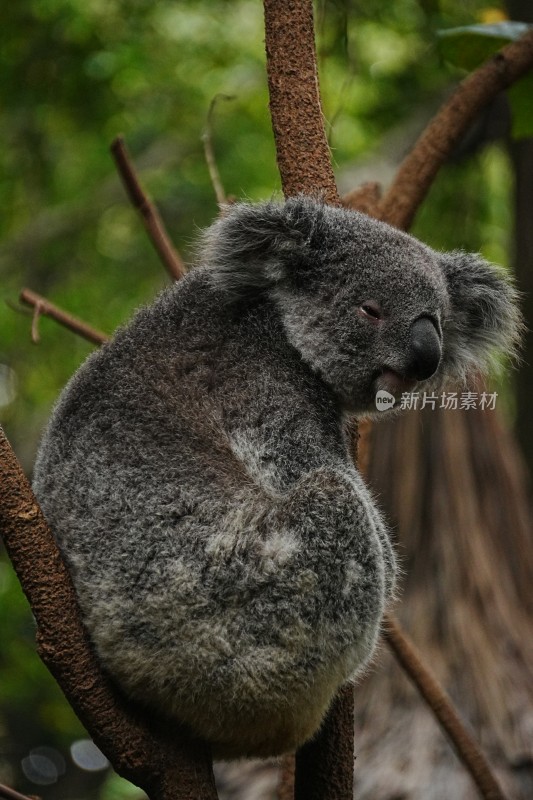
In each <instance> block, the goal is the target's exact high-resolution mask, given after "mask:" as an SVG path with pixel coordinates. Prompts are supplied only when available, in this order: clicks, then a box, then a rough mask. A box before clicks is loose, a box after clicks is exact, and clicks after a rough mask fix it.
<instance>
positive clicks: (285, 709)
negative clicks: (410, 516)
mask: <svg viewBox="0 0 533 800" xmlns="http://www.w3.org/2000/svg"><path fill="white" fill-rule="evenodd" d="M361 298H364V299H363V300H361ZM376 298H379V300H380V302H379V303H378V302H377V300H376ZM385 299H386V302H387V304H386V308H387V314H386V315H385V314H384V311H383V306H384V305H385ZM440 320H442V325H441V323H440ZM363 322H364V323H365V324H363ZM367 323H368V324H367ZM518 328H519V315H518V312H517V311H516V305H515V298H514V295H513V290H512V289H511V288H510V286H509V284H508V283H507V282H506V281H505V280H504V279H503V278H502V277H501V276H500V275H498V274H497V273H496V272H494V270H493V269H492V267H490V266H489V265H487V264H485V263H484V262H482V261H481V260H480V259H479V258H477V257H475V256H466V255H464V254H451V255H447V256H443V255H441V254H438V253H435V252H434V251H432V250H430V248H428V247H426V246H424V245H423V244H421V243H420V242H418V241H416V240H415V239H413V238H412V237H410V236H407V235H405V234H402V233H400V232H398V231H396V230H394V229H392V228H389V227H388V226H387V225H384V224H383V223H379V222H376V221H374V220H371V219H370V218H368V217H365V216H364V215H362V214H357V213H355V212H350V211H347V210H344V209H338V208H330V207H328V206H326V205H324V204H321V203H318V202H316V201H313V200H310V199H308V198H296V199H292V200H290V201H287V202H286V203H284V204H281V205H277V204H274V203H264V204H260V205H257V206H252V205H246V204H236V205H235V206H232V207H231V208H229V209H228V210H227V213H226V214H225V215H224V216H223V217H222V218H221V219H219V220H218V221H217V222H216V223H215V224H214V225H213V226H212V227H211V228H210V229H209V230H208V231H207V232H206V234H205V236H204V239H203V249H202V251H201V256H200V265H199V267H198V268H197V269H195V270H193V271H192V272H191V273H189V274H188V275H187V276H186V277H185V278H183V279H182V280H181V281H180V282H179V283H178V284H176V285H174V286H172V287H171V288H169V289H167V290H166V291H165V292H163V293H162V294H161V295H160V296H159V297H158V298H157V299H156V301H155V302H154V303H153V304H152V305H151V306H149V307H147V308H145V309H142V310H141V311H140V312H139V313H138V314H137V315H136V316H135V317H134V319H133V320H132V321H131V322H130V324H129V325H127V326H126V327H124V328H122V329H121V330H120V331H119V332H118V333H117V334H116V336H115V337H114V338H113V340H112V341H111V342H110V343H109V344H108V345H106V346H105V347H104V348H102V350H100V351H99V352H97V353H95V354H93V355H92V356H91V357H90V358H89V359H88V360H87V361H86V363H85V364H84V365H83V366H82V367H81V369H80V370H79V371H78V373H77V374H76V375H75V376H74V378H73V379H72V380H71V382H70V383H69V385H68V386H67V388H66V389H65V391H64V393H63V395H62V397H61V398H60V401H59V403H58V405H57V407H56V409H55V411H54V414H53V416H52V419H51V421H50V424H49V426H48V429H47V431H46V433H45V435H44V438H43V441H42V444H41V447H40V450H39V454H38V458H37V462H36V465H35V471H34V487H35V491H36V494H37V497H38V499H39V501H40V503H41V505H42V507H43V510H44V512H45V514H46V517H47V519H48V521H49V523H50V525H51V526H52V528H53V530H54V532H55V535H56V537H57V541H58V543H59V546H60V548H61V550H62V552H63V554H64V556H65V559H66V562H67V564H68V565H69V567H70V569H71V573H72V577H73V580H74V583H75V587H76V591H77V595H78V599H79V604H80V608H81V610H82V613H83V617H84V620H85V623H86V625H87V628H88V630H89V632H90V635H91V638H92V641H93V642H94V645H95V648H96V650H97V653H98V656H99V658H100V659H101V660H102V662H103V664H104V665H105V668H106V669H107V670H108V671H109V673H110V674H111V675H112V676H113V678H114V679H115V680H116V681H117V682H118V683H119V684H120V686H121V687H122V689H123V690H124V691H125V692H127V693H129V694H130V695H131V696H132V697H134V698H136V699H137V700H138V701H139V702H140V703H142V704H143V705H145V706H147V707H148V708H150V709H151V712H152V713H161V714H163V715H167V716H168V715H172V716H174V717H175V718H176V719H177V720H179V721H180V722H182V723H186V724H188V725H189V726H190V727H191V728H192V730H193V731H194V732H195V733H196V734H197V735H198V736H201V737H203V738H205V739H206V740H208V741H209V742H210V743H211V745H212V748H213V751H214V754H215V755H216V756H219V757H225V758H231V757H242V756H271V755H276V754H279V753H283V752H286V751H292V750H294V749H296V748H297V747H298V746H299V745H300V744H302V743H303V742H304V741H306V740H307V739H309V738H310V737H312V736H313V735H314V733H315V732H316V730H317V729H318V727H319V726H320V724H321V721H322V719H323V717H324V715H325V713H326V712H327V709H328V707H329V705H330V703H331V701H332V699H333V697H334V696H335V694H336V693H337V691H338V689H339V687H340V686H341V685H342V684H343V683H344V682H345V681H347V680H351V679H352V678H353V677H354V675H356V674H357V673H358V672H359V671H360V670H361V669H363V668H364V666H365V664H367V663H368V660H369V658H370V657H371V655H372V652H373V650H374V647H375V643H376V639H377V636H378V631H379V625H380V620H381V617H382V614H383V610H384V608H385V605H386V603H387V602H388V601H389V599H390V598H391V596H392V595H393V592H394V583H395V557H394V553H393V550H392V547H391V544H390V541H389V536H388V533H387V530H386V528H385V526H384V524H383V522H382V519H381V516H380V513H379V511H378V509H377V507H376V505H375V503H374V501H373V498H372V497H371V495H370V494H369V492H368V490H367V488H366V487H365V485H364V483H363V481H362V479H361V476H360V475H359V473H358V472H357V470H356V469H355V467H354V464H353V462H352V458H351V454H350V448H349V443H348V442H347V441H346V438H345V433H344V430H345V425H344V423H345V414H346V411H352V412H355V413H366V412H367V411H368V410H369V409H372V408H374V407H375V396H376V392H377V391H378V390H379V389H380V388H385V389H388V390H389V391H391V392H393V393H396V394H398V393H400V392H401V391H404V390H406V388H408V387H413V386H415V385H416V384H417V383H420V382H423V381H427V380H431V381H434V382H436V383H438V382H443V381H445V380H447V379H451V378H454V377H456V376H457V375H461V374H463V373H464V372H465V371H466V370H467V369H468V366H469V364H471V363H475V364H476V365H479V363H480V359H483V358H485V357H487V355H488V354H490V352H491V349H492V348H493V347H494V346H498V345H500V346H503V347H508V348H509V347H511V346H512V344H513V342H514V340H515V339H516V335H517V331H518Z"/></svg>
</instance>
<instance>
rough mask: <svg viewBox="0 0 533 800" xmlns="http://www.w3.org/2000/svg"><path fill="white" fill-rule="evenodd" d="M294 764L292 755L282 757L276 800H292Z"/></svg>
mask: <svg viewBox="0 0 533 800" xmlns="http://www.w3.org/2000/svg"><path fill="white" fill-rule="evenodd" d="M295 768H296V763H295V759H294V754H292V753H291V754H290V755H286V756H283V758H282V759H281V768H280V770H279V781H278V787H277V792H276V794H277V800H294V771H295Z"/></svg>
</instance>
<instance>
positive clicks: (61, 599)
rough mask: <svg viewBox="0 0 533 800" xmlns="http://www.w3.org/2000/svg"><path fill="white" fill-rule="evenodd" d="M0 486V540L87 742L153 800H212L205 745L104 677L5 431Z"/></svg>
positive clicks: (44, 654) (41, 646) (43, 652)
mask: <svg viewBox="0 0 533 800" xmlns="http://www.w3.org/2000/svg"><path fill="white" fill-rule="evenodd" d="M0 486H1V487H2V489H1V493H0V532H1V534H2V537H3V539H4V543H5V546H6V550H7V552H8V554H9V557H10V559H11V561H12V563H13V567H14V568H15V571H16V573H17V575H18V578H19V580H20V583H21V585H22V587H23V589H24V592H25V594H26V597H27V598H28V601H29V603H30V605H31V607H32V611H33V614H34V616H35V621H36V623H37V642H38V652H39V655H40V656H41V658H42V659H43V661H44V663H45V664H46V665H47V667H48V668H49V669H50V671H51V672H52V674H53V675H54V677H55V678H56V680H57V682H58V683H59V685H60V686H61V688H62V690H63V692H64V693H65V696H66V698H67V700H68V701H69V702H70V703H71V705H72V707H73V708H74V710H75V712H76V714H77V715H78V717H79V718H80V720H81V721H82V723H83V724H84V725H85V727H86V728H87V730H88V732H89V734H90V735H91V736H92V737H93V739H94V741H95V742H96V744H97V745H98V746H99V747H100V748H101V749H102V750H103V752H104V753H105V754H106V755H107V757H108V758H109V759H110V761H111V762H112V764H113V766H114V767H115V769H116V771H117V772H118V773H119V774H120V775H122V776H123V777H125V778H127V779H128V780H129V781H131V782H132V783H135V784H136V785H138V786H140V787H141V788H142V789H144V791H145V792H146V793H147V794H148V796H149V797H150V798H151V800H200V799H201V800H215V798H216V796H217V795H216V790H215V785H214V779H213V775H212V770H211V762H210V754H209V752H208V750H207V749H206V747H205V745H203V744H202V743H200V742H195V741H193V740H191V739H189V737H188V736H187V734H186V733H185V732H184V731H182V730H181V729H179V728H177V727H176V726H173V725H170V724H166V723H161V724H160V725H159V726H157V723H154V722H153V721H151V720H148V719H147V718H144V717H143V715H142V712H141V711H138V710H137V709H136V708H135V707H134V706H133V705H132V704H130V703H129V702H127V701H126V700H125V699H123V698H122V696H121V695H120V694H119V692H118V691H117V690H116V689H115V688H114V686H113V685H112V684H111V683H110V682H109V681H108V680H107V678H106V677H105V675H104V674H103V673H102V671H101V669H100V666H99V664H98V662H97V660H96V658H95V656H94V653H93V650H92V647H91V644H90V642H89V639H88V637H87V634H86V632H85V629H84V628H83V626H82V624H81V621H80V616H79V613H76V609H77V602H76V596H75V593H74V588H73V586H72V583H71V580H70V576H69V574H68V572H67V570H66V568H65V565H64V563H63V560H62V558H61V555H60V553H59V551H58V549H57V546H56V544H55V541H54V538H53V535H52V533H51V531H50V529H49V527H48V525H47V523H46V520H45V519H44V517H43V515H42V512H41V510H40V508H39V505H38V504H37V501H36V499H35V497H34V495H33V492H32V491H31V488H30V485H29V483H28V481H27V479H26V478H25V476H24V474H23V472H22V470H21V468H20V465H19V464H18V462H17V460H16V458H15V456H14V454H13V451H12V449H11V447H10V445H9V443H8V441H7V439H6V438H5V436H4V434H3V432H2V431H1V429H0Z"/></svg>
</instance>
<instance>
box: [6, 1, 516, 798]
mask: <svg viewBox="0 0 533 800" xmlns="http://www.w3.org/2000/svg"><path fill="white" fill-rule="evenodd" d="M508 11H509V9H507V8H506V6H505V4H503V3H491V4H487V3H486V2H485V3H484V2H478V1H477V0H466V2H465V1H463V2H459V1H458V0H442V1H441V2H438V0H420V2H416V0H396V2H394V3H390V2H387V0H366V2H364V3H362V2H356V0H344V1H342V0H337V1H336V2H335V1H334V0H320V2H318V3H317V4H316V27H317V36H318V54H319V65H320V77H321V88H322V94H323V104H324V114H325V120H326V126H327V132H328V137H329V140H330V144H331V148H332V154H333V159H334V166H335V171H336V173H337V176H338V179H339V184H340V186H341V188H342V189H343V190H345V191H346V190H348V189H350V188H354V187H355V186H356V185H357V184H358V183H359V182H360V181H362V180H367V179H377V180H383V181H384V182H385V183H386V182H387V181H389V180H390V178H391V177H392V174H393V171H394V169H395V167H396V166H397V164H398V163H399V161H400V160H401V158H402V156H403V155H404V154H405V153H406V152H407V151H408V149H409V147H410V146H411V144H412V142H413V141H414V139H415V137H416V135H417V133H418V132H419V131H420V130H421V129H422V127H423V125H424V124H425V122H426V121H427V120H428V119H429V118H430V116H431V114H432V113H433V112H434V110H435V109H436V108H437V107H438V105H439V103H440V102H442V100H443V99H444V98H445V97H446V96H447V94H448V93H449V91H450V89H451V87H452V86H453V85H454V84H455V83H456V82H457V81H458V80H459V79H460V78H461V77H462V76H463V74H464V73H463V72H462V71H461V70H459V69H457V68H455V67H453V66H452V65H450V64H449V63H447V62H446V61H445V59H444V58H443V56H442V52H441V50H440V48H439V42H438V37H437V32H438V31H439V30H442V29H447V28H452V27H456V26H460V25H469V24H473V23H476V22H497V21H498V20H500V19H502V18H503V17H504V16H505V13H507V12H508ZM1 21H2V26H1V30H2V33H1V38H2V47H1V50H0V70H1V72H0V102H1V109H0V136H1V140H2V148H1V149H0V206H1V209H2V214H1V215H0V277H1V292H0V422H1V424H2V426H3V427H4V428H5V430H6V432H7V434H8V437H9V438H10V440H11V442H12V444H13V446H14V448H15V450H16V452H17V455H18V456H19V458H20V460H21V462H22V463H23V466H24V468H25V470H26V471H27V473H28V474H30V473H31V465H32V461H33V458H34V454H35V449H36V446H37V442H38V437H39V434H40V431H41V430H42V427H43V425H44V423H45V421H46V419H47V417H48V415H49V412H50V408H51V405H52V404H53V402H54V400H55V398H56V397H57V395H58V393H59V392H60V390H61V388H62V386H63V385H64V384H65V382H66V381H67V380H68V378H69V377H70V375H71V374H72V373H73V372H74V370H75V369H76V367H77V366H78V365H79V364H80V363H81V362H82V361H83V359H84V358H85V357H86V355H87V354H88V353H89V352H90V351H91V349H92V347H91V345H89V344H88V343H86V342H85V341H83V340H82V339H80V338H78V337H76V336H75V335H73V334H72V333H70V332H68V331H67V330H65V329H63V328H61V327H60V326H58V325H57V324H56V323H54V322H53V321H51V320H48V319H44V318H43V319H42V320H41V322H40V326H39V328H40V334H41V342H40V344H38V345H34V344H32V342H31V340H30V327H31V314H30V315H28V314H27V313H21V312H20V311H17V310H16V306H17V305H18V294H19V292H20V290H21V289H22V288H23V287H25V286H27V287H29V288H31V289H33V290H34V291H37V292H39V293H42V294H44V295H45V296H46V297H47V298H48V299H50V300H51V301H52V302H54V303H56V304H58V305H60V306H62V307H64V308H65V309H67V310H68V311H70V312H72V313H74V314H76V315H78V316H80V317H82V318H83V319H84V320H86V321H87V322H89V323H91V324H92V325H94V326H95V327H97V328H99V329H101V330H103V331H106V332H107V333H111V332H112V331H113V330H114V329H115V328H116V327H117V325H119V324H121V323H123V322H125V321H126V320H127V319H128V318H129V317H130V315H131V313H132V311H133V310H134V309H135V308H136V307H137V306H139V305H140V304H142V303H145V302H147V301H149V300H150V299H151V298H152V297H153V296H154V295H155V293H156V292H157V291H158V290H159V289H160V288H161V287H162V286H163V285H164V284H165V283H166V281H167V277H166V274H165V272H164V270H163V269H162V267H161V265H160V263H159V261H158V259H157V256H156V255H155V253H154V251H153V249H152V246H151V244H150V242H149V241H148V240H147V238H146V235H145V232H144V230H143V227H142V224H141V223H140V221H139V219H138V218H137V216H136V213H135V212H134V210H133V209H132V208H131V207H130V205H129V203H128V201H127V199H126V197H125V194H124V191H123V188H122V185H121V183H120V180H119V178H118V176H117V174H116V171H115V169H114V165H113V162H112V160H111V157H110V155H109V144H110V142H111V140H112V139H113V138H114V137H115V136H116V135H117V134H119V133H122V134H124V136H125V139H126V142H127V144H128V146H129V149H130V151H131V154H132V156H133V159H134V162H135V164H136V167H137V169H138V172H139V175H140V177H141V180H142V182H143V185H144V187H145V188H146V189H147V190H148V192H149V194H150V195H151V197H152V198H153V199H154V200H155V201H156V202H157V205H158V208H159V210H160V212H161V215H162V217H163V219H164V221H165V223H166V225H167V228H168V231H169V233H170V235H171V236H172V238H173V240H174V242H175V244H176V246H177V248H178V250H179V251H180V252H181V254H182V255H183V256H184V258H185V259H186V260H189V259H190V258H191V253H192V252H193V245H194V241H195V237H196V232H197V230H198V228H200V227H202V226H204V225H206V224H208V223H209V222H210V221H211V220H212V219H213V217H214V216H215V215H216V213H217V205H216V201H215V197H214V193H213V189H212V187H211V183H210V180H209V175H208V171H207V167H206V164H205V159H204V155H203V145H202V141H201V136H202V133H203V131H204V128H205V124H206V117H207V112H208V108H209V105H210V103H211V101H212V100H213V98H214V97H215V96H216V95H218V94H224V95H228V96H230V97H231V98H232V99H230V100H220V101H219V102H218V103H217V104H216V107H215V111H214V115H213V120H212V136H213V141H214V147H215V152H216V157H217V162H218V167H219V170H220V173H221V177H222V181H223V183H224V186H225V189H226V192H227V193H228V194H231V195H234V196H236V197H237V198H249V199H253V200H255V199H264V198H269V197H272V196H276V195H280V184H279V177H278V174H277V170H276V163H275V153H274V146H273V139H272V133H271V128H270V119H269V114H268V97H267V88H266V75H265V66H264V52H263V19H262V5H261V3H260V2H259V0H228V1H227V2H225V1H224V0H182V1H181V2H170V0H159V2H157V3H154V2H153V1H151V0H129V2H125V0H26V2H25V3H11V4H4V5H3V7H2V11H1ZM506 114H507V111H506V108H503V110H502V109H501V108H495V109H493V110H492V111H491V115H487V119H484V120H483V121H482V122H481V123H480V124H479V125H478V126H476V128H475V129H473V130H472V131H471V134H470V136H469V137H468V138H467V139H466V140H465V142H464V143H463V146H462V147H461V149H460V150H459V151H458V152H457V153H456V154H455V157H454V158H453V159H452V160H451V161H450V163H449V164H448V165H447V166H446V167H445V168H444V169H443V170H442V172H441V174H440V176H439V178H438V180H437V182H436V184H435V186H434V188H433V190H432V192H431V194H430V197H429V199H428V201H427V202H426V204H425V206H424V208H423V210H422V211H421V213H420V214H419V215H418V217H417V220H416V224H415V228H414V232H415V233H416V234H417V235H418V236H420V237H421V238H422V239H423V240H425V241H427V242H428V243H429V244H431V245H433V246H435V247H437V248H453V247H461V248H465V249H467V250H474V251H480V252H482V253H483V255H485V256H486V257H487V258H489V259H490V260H493V261H496V262H499V263H501V264H504V265H509V264H510V263H511V261H512V258H513V255H512V253H513V251H512V230H513V213H512V191H513V168H512V163H511V160H510V157H509V153H508V147H507V144H506V141H505V136H506V133H507V127H508V125H507V122H508V120H507V116H506ZM502 393H503V394H504V395H505V397H506V407H507V408H508V409H509V410H510V411H509V413H512V407H513V399H512V398H513V393H512V387H511V388H509V387H507V388H506V387H502ZM33 635H34V634H33V623H32V619H31V615H30V613H29V611H28V608H27V604H26V602H25V600H24V598H23V597H22V595H21V593H20V590H19V588H18V585H17V581H16V579H15V577H14V576H13V573H12V571H11V568H10V566H9V565H8V563H6V560H5V558H4V560H3V561H0V641H1V643H2V647H1V649H0V782H1V783H5V784H9V785H11V786H15V787H16V788H18V789H19V790H20V791H23V792H27V793H37V794H39V795H41V796H42V797H43V798H68V799H70V798H92V797H95V798H96V797H100V798H102V800H113V798H114V797H124V796H127V795H128V792H129V793H132V794H133V796H137V795H138V791H137V790H135V789H134V788H133V787H128V785H127V784H125V782H122V781H119V779H117V778H116V777H115V776H114V775H113V774H112V773H111V772H110V771H109V770H107V769H105V764H104V763H103V762H102V761H101V760H99V757H98V753H96V754H95V753H92V752H91V750H90V745H88V744H87V743H86V742H85V740H86V738H87V737H86V734H85V733H84V731H83V730H82V729H81V727H80V725H79V723H78V722H77V720H76V718H75V717H74V714H73V712H72V711H71V710H70V709H69V707H68V706H67V704H66V702H65V701H64V700H63V698H62V695H61V693H60V690H59V689H58V688H57V687H56V685H55V683H54V681H53V680H52V678H51V677H50V676H49V675H48V673H47V672H46V670H45V668H44V667H43V666H42V665H41V663H40V662H39V660H38V658H37V657H36V655H35V654H34V640H33ZM80 742H81V744H80ZM84 742H85V743H84Z"/></svg>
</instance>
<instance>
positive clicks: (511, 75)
mask: <svg viewBox="0 0 533 800" xmlns="http://www.w3.org/2000/svg"><path fill="white" fill-rule="evenodd" d="M532 64H533V31H530V32H528V33H527V34H525V35H524V36H523V37H522V38H521V39H519V40H518V41H516V42H512V43H511V44H509V45H507V47H504V48H503V49H502V50H500V52H499V53H497V54H496V55H495V56H493V57H492V58H491V59H489V61H487V62H486V63H485V64H483V65H482V66H481V67H480V68H479V69H477V70H476V71H475V72H473V73H472V74H471V75H470V76H469V77H468V78H466V80H464V81H463V82H462V83H461V84H460V86H459V88H458V89H457V90H456V91H455V92H454V94H453V96H452V97H451V98H450V100H449V102H448V103H446V104H445V105H444V106H443V107H442V109H441V110H440V112H439V113H438V114H437V115H436V116H435V117H434V118H433V120H432V121H431V122H430V123H429V125H428V127H427V128H426V130H425V131H424V133H423V134H422V136H421V137H420V139H419V140H418V142H417V143H416V145H415V147H414V148H413V150H412V151H411V152H410V154H409V155H408V156H407V158H406V159H405V160H404V162H403V164H402V165H401V167H400V169H399V170H398V173H397V174H396V177H395V179H394V181H393V183H392V185H391V187H390V188H389V190H388V191H387V193H386V194H385V196H384V198H383V200H382V201H381V203H380V204H379V207H378V212H377V216H378V217H379V219H383V220H386V221H387V222H389V223H390V224H391V225H395V226H396V227H398V228H408V227H409V226H410V225H411V223H412V221H413V218H414V215H415V213H416V210H417V209H418V207H419V206H420V204H421V203H422V201H423V199H424V197H425V196H426V194H427V192H428V190H429V188H430V186H431V184H432V182H433V179H434V178H435V175H436V174H437V172H438V170H439V168H440V167H441V165H442V164H443V162H444V160H445V159H446V157H447V156H448V154H449V153H451V151H452V150H453V148H454V147H455V145H456V144H457V143H458V142H459V140H460V138H461V136H462V135H463V134H464V132H465V131H466V129H467V128H468V127H469V125H470V124H471V123H472V121H473V120H474V119H475V118H476V116H477V115H478V114H479V112H480V110H481V109H482V108H483V107H484V106H485V105H486V104H487V102H488V101H489V100H491V99H492V98H493V97H494V96H495V95H496V94H497V93H498V92H500V91H502V90H503V89H506V88H507V87H508V86H510V85H511V84H512V83H514V82H515V81H516V80H518V78H520V77H521V76H522V75H524V74H525V73H526V72H527V71H528V70H529V69H530V68H531V65H532Z"/></svg>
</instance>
